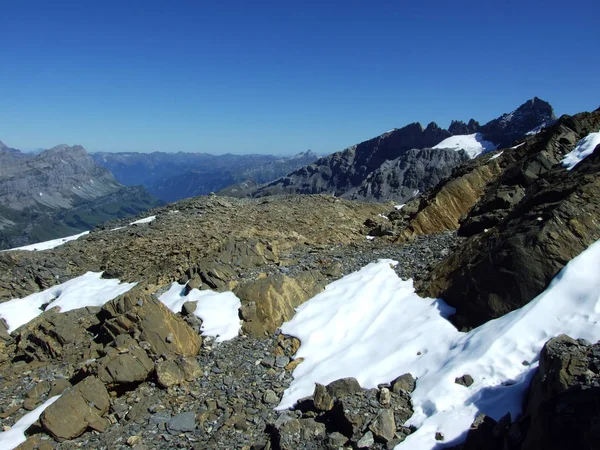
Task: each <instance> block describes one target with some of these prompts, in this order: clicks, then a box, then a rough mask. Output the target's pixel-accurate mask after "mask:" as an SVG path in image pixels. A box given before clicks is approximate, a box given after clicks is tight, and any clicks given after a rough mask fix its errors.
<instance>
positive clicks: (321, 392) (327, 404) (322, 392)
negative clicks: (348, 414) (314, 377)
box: [313, 383, 333, 411]
mask: <svg viewBox="0 0 600 450" xmlns="http://www.w3.org/2000/svg"><path fill="white" fill-rule="evenodd" d="M313 404H314V405H315V408H316V409H317V410H319V411H329V410H330V409H331V408H333V397H331V395H329V392H327V388H326V387H325V386H323V385H322V384H319V383H316V385H315V391H314V393H313Z"/></svg>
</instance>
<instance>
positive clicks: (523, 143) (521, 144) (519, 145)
mask: <svg viewBox="0 0 600 450" xmlns="http://www.w3.org/2000/svg"><path fill="white" fill-rule="evenodd" d="M524 145H525V142H521V143H520V144H517V145H515V146H514V147H511V148H510V149H511V150H514V149H515V148H519V147H522V146H524Z"/></svg>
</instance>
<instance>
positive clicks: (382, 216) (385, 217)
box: [377, 214, 390, 220]
mask: <svg viewBox="0 0 600 450" xmlns="http://www.w3.org/2000/svg"><path fill="white" fill-rule="evenodd" d="M377 216H378V217H381V218H382V219H385V220H390V218H389V217H388V216H384V215H383V214H377Z"/></svg>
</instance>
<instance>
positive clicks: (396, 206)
mask: <svg viewBox="0 0 600 450" xmlns="http://www.w3.org/2000/svg"><path fill="white" fill-rule="evenodd" d="M405 204H406V203H402V204H401V205H395V206H394V208H396V209H397V210H398V211H400V210H401V209H402V208H404V205H405Z"/></svg>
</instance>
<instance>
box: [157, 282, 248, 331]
mask: <svg viewBox="0 0 600 450" xmlns="http://www.w3.org/2000/svg"><path fill="white" fill-rule="evenodd" d="M158 299H159V300H160V301H161V302H163V303H164V304H165V306H166V307H167V308H169V309H170V310H171V311H173V312H174V313H178V312H181V308H183V304H184V303H186V302H197V303H196V310H195V311H194V315H195V316H197V317H199V318H200V319H202V327H201V330H202V336H212V337H214V338H215V342H223V341H228V340H230V339H233V338H235V337H237V336H238V334H239V331H240V329H241V328H242V322H241V320H240V317H239V313H238V311H239V309H240V307H241V306H242V305H241V303H240V299H239V298H237V297H236V296H235V294H234V293H233V292H214V291H200V290H198V289H192V290H191V291H190V292H189V294H188V295H185V285H183V284H179V283H177V282H175V283H173V284H171V287H170V288H169V290H168V291H167V292H165V293H164V294H162V295H161V296H160V297H159V298H158Z"/></svg>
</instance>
